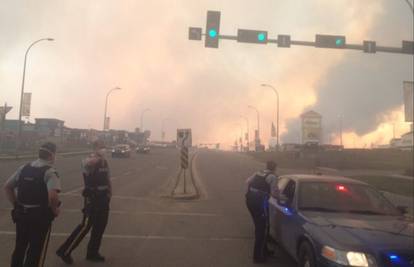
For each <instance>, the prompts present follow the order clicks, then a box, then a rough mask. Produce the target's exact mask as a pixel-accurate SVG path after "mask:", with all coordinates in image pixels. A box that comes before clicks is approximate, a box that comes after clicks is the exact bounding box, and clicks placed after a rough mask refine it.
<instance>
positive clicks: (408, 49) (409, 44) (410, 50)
mask: <svg viewBox="0 0 414 267" xmlns="http://www.w3.org/2000/svg"><path fill="white" fill-rule="evenodd" d="M402 52H403V53H405V54H414V41H403V42H402Z"/></svg>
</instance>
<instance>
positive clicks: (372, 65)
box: [0, 0, 413, 147]
mask: <svg viewBox="0 0 414 267" xmlns="http://www.w3.org/2000/svg"><path fill="white" fill-rule="evenodd" d="M207 10H216V11H221V33H222V34H229V35H235V34H236V33H237V29H238V28H247V29H259V30H267V31H268V32H269V37H271V38H275V37H276V36H277V35H278V34H289V35H291V37H292V39H293V40H308V41H313V40H314V36H315V34H317V33H319V34H338V35H346V38H347V42H348V43H356V44H361V43H362V42H363V40H375V41H377V45H384V46H396V47H399V46H401V41H402V40H412V39H413V13H412V12H411V11H410V10H409V8H408V5H407V3H405V1H404V0H364V1H360V0H335V1H332V0H306V1H305V0H289V1H287V0H283V1H282V0H258V1H239V0H226V1H219V0H214V1H213V0H210V1H207V0H199V1H188V0H153V1H139V0H123V1H119V0H118V1H115V0H102V1H88V0H71V1H56V0H41V1H33V0H31V1H30V0H29V1H21V0H1V5H0V33H1V34H0V104H3V103H4V102H7V103H8V105H11V106H13V107H14V108H13V110H12V111H11V112H10V113H9V114H8V119H13V118H17V116H18V108H17V106H18V103H19V101H20V88H21V80H22V70H23V60H24V54H25V51H26V49H27V47H28V46H29V45H30V43H32V42H33V41H35V40H37V39H40V38H45V37H51V38H54V39H55V41H53V42H40V43H38V44H36V46H34V47H33V48H32V49H31V50H30V53H29V57H28V64H27V75H26V85H25V91H27V92H32V94H33V95H32V109H31V118H30V120H31V121H33V120H34V118H51V117H52V118H58V119H61V120H64V121H65V125H66V126H68V127H73V128H95V129H101V128H102V124H103V117H104V115H103V114H104V105H105V97H106V94H107V92H108V91H109V90H110V89H112V88H114V87H116V86H119V87H121V88H122V90H120V91H115V92H113V93H112V94H111V95H110V97H109V105H108V116H110V117H111V128H112V129H125V130H133V129H135V128H136V127H139V124H140V117H141V112H142V110H144V109H147V108H149V109H150V111H149V112H147V113H145V116H144V128H145V129H149V130H151V131H152V137H151V138H152V139H153V140H157V139H158V140H159V139H160V135H161V124H162V121H163V120H164V119H165V130H166V134H167V139H174V138H175V134H176V129H177V128H191V129H192V131H193V141H194V142H195V143H221V144H222V146H223V147H229V146H231V145H232V144H233V143H234V141H235V140H236V139H237V138H239V137H240V135H241V132H245V131H246V128H247V125H246V122H245V120H244V119H243V118H241V116H245V117H247V118H248V120H249V126H250V127H249V128H250V136H251V137H252V136H253V129H254V128H255V127H256V124H257V123H256V113H255V111H253V110H252V109H249V108H248V105H252V106H255V107H257V108H258V110H259V112H260V126H261V128H260V130H261V137H262V141H263V142H264V143H265V144H267V143H268V140H269V138H270V128H271V122H272V121H275V113H276V97H275V95H274V92H272V91H271V90H270V89H267V88H263V87H261V86H260V84H262V83H268V84H272V85H273V86H274V87H275V88H277V90H278V92H279V95H280V133H281V142H299V141H300V120H299V117H300V115H301V114H302V113H303V112H305V111H308V110H315V111H316V112H319V113H320V114H321V115H322V117H323V122H322V123H323V136H324V143H334V144H338V142H339V137H338V129H339V123H340V120H341V121H342V124H343V130H344V145H345V146H346V147H366V146H371V145H379V144H385V143H388V142H389V140H390V138H392V137H393V135H394V132H395V135H396V136H399V135H401V134H403V133H405V132H407V131H408V129H409V125H408V124H407V123H405V122H404V115H403V93H402V84H403V81H406V80H413V57H412V56H409V55H398V54H385V53H377V54H365V53H363V52H361V51H351V50H336V49H335V50H331V49H318V48H314V47H301V46H292V47H291V48H278V47H277V46H276V45H274V44H273V45H271V44H269V45H266V46H263V45H251V44H243V43H237V42H234V41H223V40H222V41H220V47H219V49H209V48H205V47H204V43H203V42H199V41H190V40H188V27H190V26H195V27H203V28H204V27H205V21H206V13H207Z"/></svg>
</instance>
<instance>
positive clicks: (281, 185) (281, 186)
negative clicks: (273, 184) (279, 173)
mask: <svg viewBox="0 0 414 267" xmlns="http://www.w3.org/2000/svg"><path fill="white" fill-rule="evenodd" d="M288 182H289V179H288V178H283V177H282V178H279V181H278V182H277V188H278V189H279V192H283V190H284V189H285V187H286V185H287V183H288Z"/></svg>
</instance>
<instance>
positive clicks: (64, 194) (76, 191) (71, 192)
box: [59, 176, 118, 196]
mask: <svg viewBox="0 0 414 267" xmlns="http://www.w3.org/2000/svg"><path fill="white" fill-rule="evenodd" d="M116 179H118V177H116V176H114V177H111V179H110V180H111V181H113V180H116ZM84 187H85V186H79V187H76V188H75V189H72V190H70V191H67V192H64V193H60V194H59V195H61V196H67V195H72V194H74V193H78V192H79V191H81V190H82V189H83V188H84Z"/></svg>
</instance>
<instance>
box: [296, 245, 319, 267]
mask: <svg viewBox="0 0 414 267" xmlns="http://www.w3.org/2000/svg"><path fill="white" fill-rule="evenodd" d="M299 267H316V260H315V254H314V252H313V248H312V246H311V245H310V244H309V242H306V241H305V242H303V243H302V244H301V245H300V247H299Z"/></svg>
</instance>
